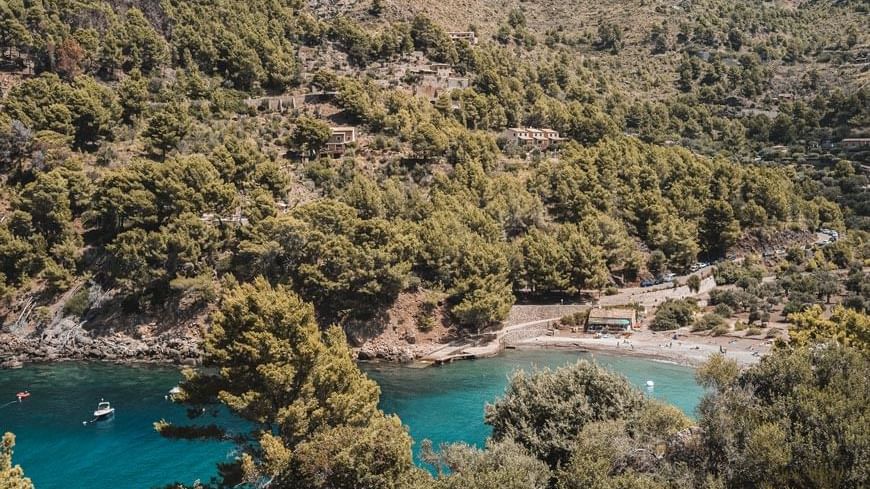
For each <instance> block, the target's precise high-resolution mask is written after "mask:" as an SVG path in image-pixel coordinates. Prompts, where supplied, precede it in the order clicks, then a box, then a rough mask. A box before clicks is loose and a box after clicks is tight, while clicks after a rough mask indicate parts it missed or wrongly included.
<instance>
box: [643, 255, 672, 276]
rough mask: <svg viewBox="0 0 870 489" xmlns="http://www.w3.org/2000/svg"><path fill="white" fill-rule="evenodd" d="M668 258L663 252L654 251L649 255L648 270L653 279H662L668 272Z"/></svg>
mask: <svg viewBox="0 0 870 489" xmlns="http://www.w3.org/2000/svg"><path fill="white" fill-rule="evenodd" d="M667 264H668V257H666V256H665V253H664V252H663V251H662V250H653V252H652V253H650V254H649V259H647V262H646V268H647V270H649V273H651V274H652V276H653V277H660V276H661V275H662V274H663V273H665V270H667Z"/></svg>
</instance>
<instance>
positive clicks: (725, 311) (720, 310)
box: [713, 304, 734, 318]
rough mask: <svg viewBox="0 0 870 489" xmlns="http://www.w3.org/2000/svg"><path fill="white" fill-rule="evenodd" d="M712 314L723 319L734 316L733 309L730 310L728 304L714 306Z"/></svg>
mask: <svg viewBox="0 0 870 489" xmlns="http://www.w3.org/2000/svg"><path fill="white" fill-rule="evenodd" d="M713 312H714V313H716V314H718V315H720V316H722V317H723V318H727V317H731V316H732V315H733V314H734V309H731V306H729V305H728V304H716V307H714V308H713Z"/></svg>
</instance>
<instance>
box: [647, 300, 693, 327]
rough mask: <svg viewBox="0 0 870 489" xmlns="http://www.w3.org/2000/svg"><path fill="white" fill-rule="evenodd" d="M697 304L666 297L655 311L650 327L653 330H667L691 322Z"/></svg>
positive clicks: (687, 324)
mask: <svg viewBox="0 0 870 489" xmlns="http://www.w3.org/2000/svg"><path fill="white" fill-rule="evenodd" d="M697 308H698V306H697V305H696V304H695V303H694V302H692V301H688V300H685V299H677V300H674V299H668V300H666V301H665V302H664V303H663V304H662V305H661V306H659V309H658V310H657V311H656V315H655V318H654V319H653V322H652V324H650V329H652V330H653V331H669V330H673V329H678V328H683V327H686V326H689V325H691V324H692V318H693V316H694V314H695V310H697Z"/></svg>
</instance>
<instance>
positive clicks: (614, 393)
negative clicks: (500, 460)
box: [485, 360, 648, 466]
mask: <svg viewBox="0 0 870 489" xmlns="http://www.w3.org/2000/svg"><path fill="white" fill-rule="evenodd" d="M647 402H648V401H647V400H646V398H645V397H644V396H643V394H641V393H640V392H639V391H638V390H637V389H635V388H634V387H632V386H631V384H630V383H629V382H628V381H627V380H626V379H625V377H622V376H621V375H618V374H614V373H612V372H610V371H608V370H606V369H605V368H603V367H600V366H598V365H596V364H594V363H591V362H587V361H585V360H583V361H579V362H577V363H575V364H573V365H568V366H566V367H562V368H560V369H557V370H541V371H537V372H533V373H526V372H523V371H520V372H518V373H516V374H514V376H513V378H512V379H511V382H510V385H508V387H507V391H506V392H505V395H504V397H502V398H501V399H498V400H496V402H495V403H494V404H488V405H487V406H486V415H485V420H486V423H487V424H489V425H490V426H492V439H493V440H494V441H502V440H509V439H513V440H514V441H516V442H517V443H519V444H521V445H523V446H524V447H526V448H527V449H528V450H529V452H531V453H532V454H533V455H535V456H536V457H538V458H539V459H541V460H544V461H546V462H547V463H548V464H550V465H551V466H557V465H560V464H564V463H565V462H566V461H567V460H569V459H570V458H571V454H572V453H573V451H574V447H575V441H576V440H577V435H578V434H579V433H580V432H581V431H582V430H583V427H584V426H586V425H588V424H590V423H593V422H595V421H605V420H612V419H619V418H624V417H628V415H630V414H633V413H635V412H637V411H638V410H639V409H640V408H642V407H643V406H644V405H645V404H646V403H647Z"/></svg>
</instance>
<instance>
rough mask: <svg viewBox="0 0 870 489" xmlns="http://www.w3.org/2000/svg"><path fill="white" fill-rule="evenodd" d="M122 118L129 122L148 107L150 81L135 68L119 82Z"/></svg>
mask: <svg viewBox="0 0 870 489" xmlns="http://www.w3.org/2000/svg"><path fill="white" fill-rule="evenodd" d="M118 99H119V103H120V104H121V118H122V119H123V120H124V122H127V123H128V124H129V123H131V122H133V120H134V118H136V117H137V116H138V115H139V114H141V113H142V112H144V111H145V109H146V108H147V107H148V103H147V102H148V83H147V81H146V80H145V79H144V78H143V77H142V76H141V74H140V73H139V72H138V71H136V70H134V71H133V72H132V73H130V76H127V77H126V78H124V79H123V80H121V83H119V84H118Z"/></svg>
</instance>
